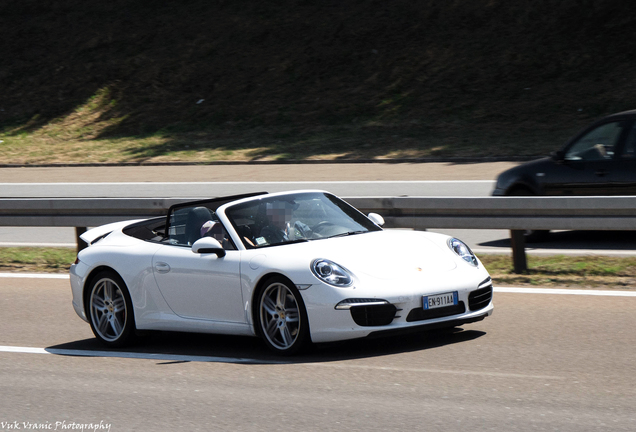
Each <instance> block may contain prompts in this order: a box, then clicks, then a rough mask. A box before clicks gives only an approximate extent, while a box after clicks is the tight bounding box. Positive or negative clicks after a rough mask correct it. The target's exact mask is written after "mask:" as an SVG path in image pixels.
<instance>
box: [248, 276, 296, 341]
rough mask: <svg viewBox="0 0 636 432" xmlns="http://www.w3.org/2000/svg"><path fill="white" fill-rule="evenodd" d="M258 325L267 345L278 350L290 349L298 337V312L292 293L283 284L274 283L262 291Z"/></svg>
mask: <svg viewBox="0 0 636 432" xmlns="http://www.w3.org/2000/svg"><path fill="white" fill-rule="evenodd" d="M259 315H260V324H261V329H262V330H263V334H264V336H265V337H266V338H267V340H268V341H269V343H270V344H271V345H272V346H273V347H275V348H277V349H280V350H287V349H289V348H291V347H292V346H293V345H294V343H295V342H296V340H297V339H298V337H299V335H300V330H301V329H300V326H301V325H302V323H301V321H300V310H299V305H298V301H297V300H296V297H295V296H294V293H293V292H292V291H291V290H290V289H289V288H288V287H287V285H285V284H284V283H280V282H275V283H273V284H271V285H269V286H268V287H267V288H265V290H264V291H263V294H262V295H261V301H260V311H259Z"/></svg>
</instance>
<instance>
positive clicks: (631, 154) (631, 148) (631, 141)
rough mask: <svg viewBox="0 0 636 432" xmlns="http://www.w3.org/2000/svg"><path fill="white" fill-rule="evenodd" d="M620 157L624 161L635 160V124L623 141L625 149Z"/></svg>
mask: <svg viewBox="0 0 636 432" xmlns="http://www.w3.org/2000/svg"><path fill="white" fill-rule="evenodd" d="M621 157H623V158H625V159H636V123H634V124H633V126H632V127H631V129H630V130H629V135H627V140H626V141H625V148H624V149H623V154H622V155H621Z"/></svg>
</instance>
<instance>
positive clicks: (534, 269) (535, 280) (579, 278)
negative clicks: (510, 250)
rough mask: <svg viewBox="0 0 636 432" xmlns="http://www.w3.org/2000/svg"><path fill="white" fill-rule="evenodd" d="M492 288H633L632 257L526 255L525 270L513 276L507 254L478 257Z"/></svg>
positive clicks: (634, 265) (635, 263)
mask: <svg viewBox="0 0 636 432" xmlns="http://www.w3.org/2000/svg"><path fill="white" fill-rule="evenodd" d="M479 259H480V260H481V261H482V263H483V264H484V265H485V266H486V268H487V269H488V271H489V272H490V274H491V276H492V278H493V281H494V283H495V286H497V285H503V286H506V285H507V286H510V285H514V286H541V287H576V288H586V287H589V288H604V289H636V257H633V258H632V257H629V258H622V257H621V258H618V257H603V256H594V257H589V256H563V255H555V256H545V257H544V256H540V257H539V256H532V255H530V256H528V271H527V272H526V273H525V274H515V273H514V272H513V269H512V261H511V258H510V256H508V255H481V256H480V257H479Z"/></svg>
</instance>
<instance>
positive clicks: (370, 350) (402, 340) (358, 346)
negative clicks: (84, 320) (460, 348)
mask: <svg viewBox="0 0 636 432" xmlns="http://www.w3.org/2000/svg"><path fill="white" fill-rule="evenodd" d="M485 334H486V333H485V332H483V331H479V330H464V329H462V328H458V327H456V328H453V329H447V330H435V331H426V332H418V333H412V334H405V335H400V336H392V337H382V338H373V339H368V338H367V339H355V340H351V341H344V342H332V343H325V344H315V345H312V346H310V347H309V349H307V350H305V351H304V352H302V353H300V354H298V355H296V356H292V357H282V356H278V355H276V354H275V353H272V352H270V351H269V350H268V349H267V348H266V346H265V344H264V343H263V342H262V341H261V340H260V339H258V338H254V337H237V336H224V335H209V334H196V333H176V332H152V333H149V334H146V335H145V336H144V337H142V338H140V339H139V340H138V342H137V343H136V344H135V345H134V346H131V347H127V348H119V349H113V348H106V347H104V346H103V345H101V344H100V343H99V342H98V341H97V339H93V338H91V339H84V340H78V341H73V342H68V343H64V344H59V345H55V346H50V347H47V348H46V351H48V352H50V353H52V354H57V355H70V356H86V357H122V358H145V359H151V360H156V361H158V362H159V363H158V364H163V365H167V364H173V363H183V362H190V361H202V362H223V363H240V364H271V363H275V364H281V363H283V364H303V363H324V362H336V361H342V360H352V359H360V358H370V357H380V356H386V355H393V354H400V353H407V352H414V351H423V350H428V349H434V348H439V347H442V346H446V345H453V344H457V343H462V342H468V341H471V340H475V339H477V338H480V337H482V336H484V335H485Z"/></svg>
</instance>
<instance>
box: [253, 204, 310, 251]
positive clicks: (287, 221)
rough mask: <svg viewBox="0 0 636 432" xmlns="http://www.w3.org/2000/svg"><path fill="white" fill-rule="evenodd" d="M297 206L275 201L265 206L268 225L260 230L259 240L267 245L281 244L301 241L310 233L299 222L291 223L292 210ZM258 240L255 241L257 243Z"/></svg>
mask: <svg viewBox="0 0 636 432" xmlns="http://www.w3.org/2000/svg"><path fill="white" fill-rule="evenodd" d="M296 207H297V204H295V203H291V202H288V201H275V202H271V203H266V204H265V213H266V215H267V221H268V224H267V225H266V226H264V227H263V228H262V229H261V238H262V239H263V240H264V241H265V242H266V243H268V244H275V243H283V242H286V241H290V240H296V239H302V238H305V237H306V234H307V233H308V232H309V231H310V229H309V227H308V226H307V225H305V224H304V223H302V222H300V221H296V222H294V223H293V224H292V223H291V220H292V214H293V210H294V209H295V208H296ZM259 240H260V239H257V242H258V241H259Z"/></svg>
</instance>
